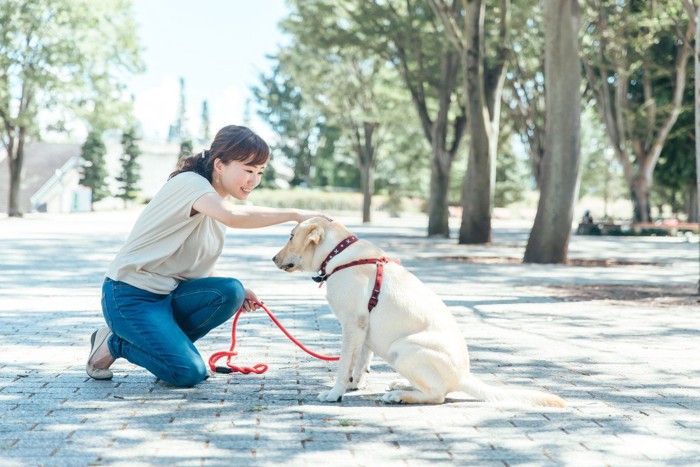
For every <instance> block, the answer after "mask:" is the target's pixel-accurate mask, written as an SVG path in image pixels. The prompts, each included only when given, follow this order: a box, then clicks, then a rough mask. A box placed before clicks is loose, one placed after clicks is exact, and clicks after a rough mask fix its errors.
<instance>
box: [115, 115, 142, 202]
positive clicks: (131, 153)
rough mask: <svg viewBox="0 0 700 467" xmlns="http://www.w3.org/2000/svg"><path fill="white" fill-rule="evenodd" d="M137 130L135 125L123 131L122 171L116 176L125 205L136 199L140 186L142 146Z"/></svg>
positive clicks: (118, 195) (119, 196) (119, 193)
mask: <svg viewBox="0 0 700 467" xmlns="http://www.w3.org/2000/svg"><path fill="white" fill-rule="evenodd" d="M138 139H139V138H138V135H137V130H136V127H135V126H134V125H131V126H129V127H128V128H127V129H126V130H124V132H123V133H122V149H123V153H122V156H121V158H120V159H119V161H120V163H121V173H120V174H119V175H118V176H117V177H116V179H117V182H118V183H119V192H118V193H117V197H118V198H121V199H123V200H124V206H125V207H126V205H127V202H128V201H131V200H134V199H136V197H137V195H138V188H137V187H136V184H137V183H138V182H139V180H140V179H141V176H140V174H139V170H140V167H139V163H138V161H137V159H138V157H139V156H140V155H141V148H140V147H139V145H138Z"/></svg>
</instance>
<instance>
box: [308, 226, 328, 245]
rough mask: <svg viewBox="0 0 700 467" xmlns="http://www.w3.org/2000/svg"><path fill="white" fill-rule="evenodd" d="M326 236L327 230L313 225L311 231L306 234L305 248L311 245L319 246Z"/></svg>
mask: <svg viewBox="0 0 700 467" xmlns="http://www.w3.org/2000/svg"><path fill="white" fill-rule="evenodd" d="M324 235H325V230H324V229H323V228H322V227H321V226H320V225H312V226H311V228H310V229H309V231H308V232H307V233H306V241H305V242H304V246H308V245H309V244H314V245H318V244H319V243H321V242H322V241H323V237H324Z"/></svg>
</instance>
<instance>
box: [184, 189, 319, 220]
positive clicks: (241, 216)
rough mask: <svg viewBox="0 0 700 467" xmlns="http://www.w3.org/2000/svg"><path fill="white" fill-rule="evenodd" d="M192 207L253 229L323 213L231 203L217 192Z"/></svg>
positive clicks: (218, 218) (203, 197) (200, 198)
mask: <svg viewBox="0 0 700 467" xmlns="http://www.w3.org/2000/svg"><path fill="white" fill-rule="evenodd" d="M192 208H193V209H194V210H195V211H197V212H201V213H202V214H204V215H206V216H209V217H213V218H214V219H216V220H217V221H219V222H221V223H223V224H225V225H227V226H228V227H233V228H236V229H255V228H258V227H267V226H270V225H276V224H282V223H284V222H303V221H305V220H306V219H310V218H312V217H317V216H318V217H324V218H326V219H329V220H331V219H330V218H329V217H328V216H326V215H325V214H321V213H318V212H314V211H306V210H303V209H275V208H266V207H262V206H242V205H236V204H233V203H231V202H229V201H227V200H225V199H224V198H222V197H221V196H219V195H218V194H217V193H207V194H206V195H202V196H200V197H199V199H197V201H195V202H194V204H193V205H192Z"/></svg>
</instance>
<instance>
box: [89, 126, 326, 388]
mask: <svg viewBox="0 0 700 467" xmlns="http://www.w3.org/2000/svg"><path fill="white" fill-rule="evenodd" d="M269 155H270V150H269V148H268V146H267V144H266V143H265V141H263V140H262V139H261V138H260V137H259V136H258V135H256V134H255V133H253V132H252V131H251V130H249V129H248V128H245V127H241V126H235V125H230V126H226V127H224V128H222V129H221V130H220V131H219V132H218V133H217V134H216V137H215V138H214V142H213V143H212V145H211V149H209V150H207V151H202V153H200V154H196V155H194V156H191V157H187V158H183V159H182V160H181V161H180V162H179V164H178V167H177V170H176V171H175V172H173V173H172V174H171V175H170V177H169V179H168V181H167V182H166V183H165V185H164V186H163V187H162V188H161V190H160V191H159V192H158V193H157V194H156V195H155V197H154V198H153V200H151V202H150V203H149V204H148V206H146V208H145V209H144V211H143V213H141V215H140V216H139V218H138V220H137V221H136V224H135V225H134V228H133V230H132V231H131V234H130V235H129V238H128V239H127V241H126V244H125V245H124V247H123V248H122V249H121V251H120V252H119V253H118V254H117V257H116V258H115V259H114V261H113V262H112V264H111V266H110V268H109V270H108V271H107V275H106V278H105V281H104V284H103V286H102V312H103V314H104V317H105V320H106V321H107V326H108V327H104V328H102V329H99V330H97V331H95V332H94V333H93V334H92V336H91V338H90V344H91V349H90V356H89V357H88V362H87V365H86V370H87V373H88V375H90V376H91V377H92V378H94V379H111V378H112V376H113V375H112V371H111V370H110V369H109V367H110V366H111V365H112V363H113V362H114V360H115V359H117V358H126V359H127V360H128V361H130V362H132V363H134V364H136V365H139V366H141V367H144V368H146V369H147V370H149V371H150V372H151V373H153V374H154V375H156V376H157V377H158V378H160V379H162V380H164V381H167V382H168V383H170V384H173V385H175V386H183V387H189V386H194V385H195V384H197V383H199V382H201V381H202V380H204V379H205V378H206V377H207V367H206V365H205V363H204V361H203V360H202V357H201V356H200V355H199V352H198V351H197V349H196V348H195V346H194V342H195V341H196V340H197V339H199V338H200V337H202V336H204V335H206V334H207V333H208V332H209V331H211V330H212V329H214V328H215V327H217V326H219V325H220V324H223V323H224V322H226V321H227V320H228V319H229V318H231V316H233V314H234V313H235V312H236V311H237V310H238V309H239V308H243V310H244V311H252V310H254V309H256V308H257V305H256V303H259V302H260V300H259V299H258V297H257V296H256V295H255V293H254V292H253V291H251V290H249V289H246V288H244V287H243V285H242V284H241V282H240V281H239V280H237V279H234V278H230V277H218V275H217V274H216V272H215V271H214V264H215V263H216V260H217V259H218V258H219V256H220V255H221V251H222V249H223V245H224V236H225V231H226V227H227V226H228V227H235V228H242V229H245V228H258V227H266V226H270V225H274V224H280V223H283V222H288V221H296V222H302V221H304V220H306V219H308V218H310V217H314V216H319V215H320V216H322V217H326V216H323V215H322V214H319V213H315V212H310V211H301V210H292V209H270V208H263V207H251V206H239V205H234V204H232V203H231V202H229V201H228V200H227V198H228V197H229V196H232V197H233V198H236V199H238V200H245V199H246V198H248V196H249V195H250V193H251V192H252V191H253V189H255V187H257V186H258V184H259V183H260V179H261V176H262V174H263V169H264V168H265V164H267V162H268V158H269Z"/></svg>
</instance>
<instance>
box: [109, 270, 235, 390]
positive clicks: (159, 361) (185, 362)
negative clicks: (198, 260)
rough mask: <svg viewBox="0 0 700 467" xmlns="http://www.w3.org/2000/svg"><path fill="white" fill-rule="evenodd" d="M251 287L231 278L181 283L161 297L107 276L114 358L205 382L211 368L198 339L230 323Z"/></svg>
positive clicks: (187, 382) (173, 379)
mask: <svg viewBox="0 0 700 467" xmlns="http://www.w3.org/2000/svg"><path fill="white" fill-rule="evenodd" d="M244 300H245V289H244V288H243V285H242V284H241V282H240V281H238V280H237V279H233V278H228V277H206V278H202V279H193V280H189V281H184V282H181V283H180V284H179V285H178V287H177V288H176V289H175V290H173V291H172V292H171V293H170V294H167V295H161V294H156V293H153V292H149V291H146V290H142V289H139V288H137V287H134V286H131V285H129V284H127V283H125V282H119V281H113V280H112V279H109V278H107V279H105V281H104V284H103V285H102V313H103V314H104V317H105V320H106V321H107V325H108V326H109V327H110V329H111V330H112V333H113V334H112V336H111V337H110V338H109V340H108V341H107V345H108V346H109V351H110V352H111V353H112V356H113V357H114V358H120V357H121V358H125V359H127V360H128V361H130V362H131V363H134V364H135V365H138V366H141V367H143V368H145V369H147V370H148V371H150V372H151V373H153V374H154V375H156V376H157V377H158V378H160V379H162V380H163V381H166V382H168V383H170V384H173V385H175V386H181V387H190V386H194V385H195V384H197V383H199V382H201V381H202V380H204V379H205V378H206V376H207V366H206V365H205V363H204V361H203V360H202V357H201V355H200V354H199V352H198V351H197V349H196V348H195V346H194V342H195V341H196V340H197V339H199V338H200V337H202V336H204V335H206V334H207V333H208V332H209V331H211V330H212V329H214V328H215V327H217V326H219V325H221V324H223V323H225V322H226V321H227V320H228V319H229V318H231V317H232V316H233V315H234V313H235V312H236V311H237V310H238V309H239V308H240V307H241V305H242V304H243V301H244Z"/></svg>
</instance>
